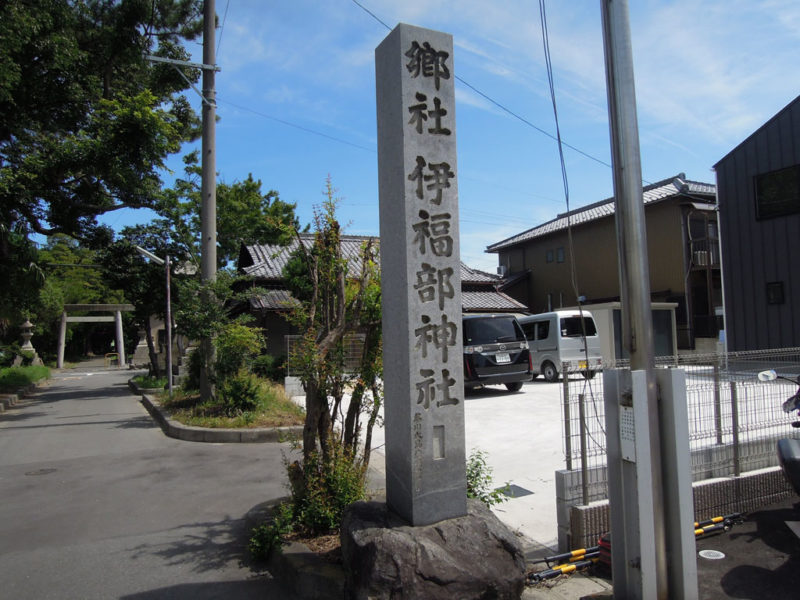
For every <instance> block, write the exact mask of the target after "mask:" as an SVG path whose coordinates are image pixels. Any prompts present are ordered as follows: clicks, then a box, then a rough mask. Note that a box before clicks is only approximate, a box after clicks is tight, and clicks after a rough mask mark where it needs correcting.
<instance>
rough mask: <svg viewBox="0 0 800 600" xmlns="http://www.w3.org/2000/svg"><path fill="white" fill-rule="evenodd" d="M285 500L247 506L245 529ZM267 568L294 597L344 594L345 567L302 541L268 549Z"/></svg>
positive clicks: (308, 599)
mask: <svg viewBox="0 0 800 600" xmlns="http://www.w3.org/2000/svg"><path fill="white" fill-rule="evenodd" d="M288 499H289V498H288V497H284V498H278V499H277V500H270V501H268V502H263V503H261V504H259V505H258V506H255V507H254V508H252V509H250V511H249V512H248V513H247V515H245V522H246V523H247V528H248V531H251V530H252V529H253V528H254V527H256V526H258V525H260V524H261V523H263V522H264V521H265V520H266V519H268V518H269V516H270V515H271V513H272V511H273V510H274V509H275V507H276V506H278V505H279V504H280V503H281V502H284V501H286V500H288ZM266 567H267V570H268V571H269V572H270V574H271V575H272V576H273V577H274V578H275V579H277V580H278V581H279V582H280V583H281V585H283V586H284V588H285V589H287V590H289V591H290V592H292V593H293V594H294V596H295V597H296V598H302V599H303V600H342V599H343V598H345V597H346V596H345V589H344V582H345V574H344V568H343V567H342V566H341V565H336V564H333V563H331V562H328V561H327V560H325V559H323V558H320V556H318V555H317V554H316V553H315V552H313V551H312V550H311V549H309V547H308V546H306V545H305V544H303V543H301V542H289V543H285V544H283V546H281V548H280V549H279V550H275V551H273V552H271V553H270V556H269V559H268V560H267V563H266Z"/></svg>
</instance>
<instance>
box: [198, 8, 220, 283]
mask: <svg viewBox="0 0 800 600" xmlns="http://www.w3.org/2000/svg"><path fill="white" fill-rule="evenodd" d="M215 25H216V12H215V6H214V0H205V3H204V4H203V64H204V65H213V64H214V63H215V61H216V56H215V53H216V49H215V43H216V40H215V36H216V28H215ZM215 74H216V73H215V69H213V68H204V69H203V141H202V153H203V156H202V183H201V193H202V196H203V198H202V205H201V208H200V228H201V235H202V239H201V242H200V243H201V249H200V253H201V275H202V278H203V281H213V280H214V279H216V277H217V179H216V178H217V150H216V137H217V134H216V118H217V91H216V89H215V88H214V79H215Z"/></svg>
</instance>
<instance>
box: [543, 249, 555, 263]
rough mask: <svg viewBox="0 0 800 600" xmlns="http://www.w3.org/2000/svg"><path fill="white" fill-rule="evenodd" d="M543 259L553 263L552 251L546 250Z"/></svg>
mask: <svg viewBox="0 0 800 600" xmlns="http://www.w3.org/2000/svg"><path fill="white" fill-rule="evenodd" d="M544 259H545V261H547V262H549V263H551V262H553V251H552V250H548V251H547V252H545V255H544Z"/></svg>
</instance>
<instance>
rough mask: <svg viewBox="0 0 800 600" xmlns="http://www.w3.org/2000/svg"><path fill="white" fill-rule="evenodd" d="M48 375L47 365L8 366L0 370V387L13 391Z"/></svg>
mask: <svg viewBox="0 0 800 600" xmlns="http://www.w3.org/2000/svg"><path fill="white" fill-rule="evenodd" d="M48 377H50V369H48V368H47V367H43V366H33V367H9V368H7V369H2V370H0V389H3V390H11V391H15V390H18V389H19V388H23V387H26V386H28V385H30V384H32V383H35V382H37V381H39V380H40V379H47V378H48Z"/></svg>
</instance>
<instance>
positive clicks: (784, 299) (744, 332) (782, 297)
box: [714, 96, 800, 351]
mask: <svg viewBox="0 0 800 600" xmlns="http://www.w3.org/2000/svg"><path fill="white" fill-rule="evenodd" d="M714 169H715V170H716V173H717V190H718V197H719V214H720V238H721V246H722V266H723V280H724V285H725V327H726V340H727V348H728V350H730V351H738V350H763V349H768V348H788V347H795V346H798V345H800V311H799V310H798V309H800V271H798V266H800V96H798V97H797V98H795V99H794V100H792V102H790V103H789V104H788V105H787V106H786V107H785V108H784V109H783V110H781V111H780V112H779V113H778V114H776V115H775V116H774V117H772V118H771V119H770V120H769V121H767V122H766V123H765V124H764V125H762V126H761V127H760V128H759V129H758V130H757V131H755V132H754V133H753V134H752V135H750V137H748V138H747V139H746V140H744V141H743V142H742V143H741V144H739V145H738V146H736V148H734V149H733V150H731V151H730V152H729V153H728V154H727V155H725V156H724V157H723V158H722V159H721V160H720V161H719V162H718V163H717V164H716V165H714Z"/></svg>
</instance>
